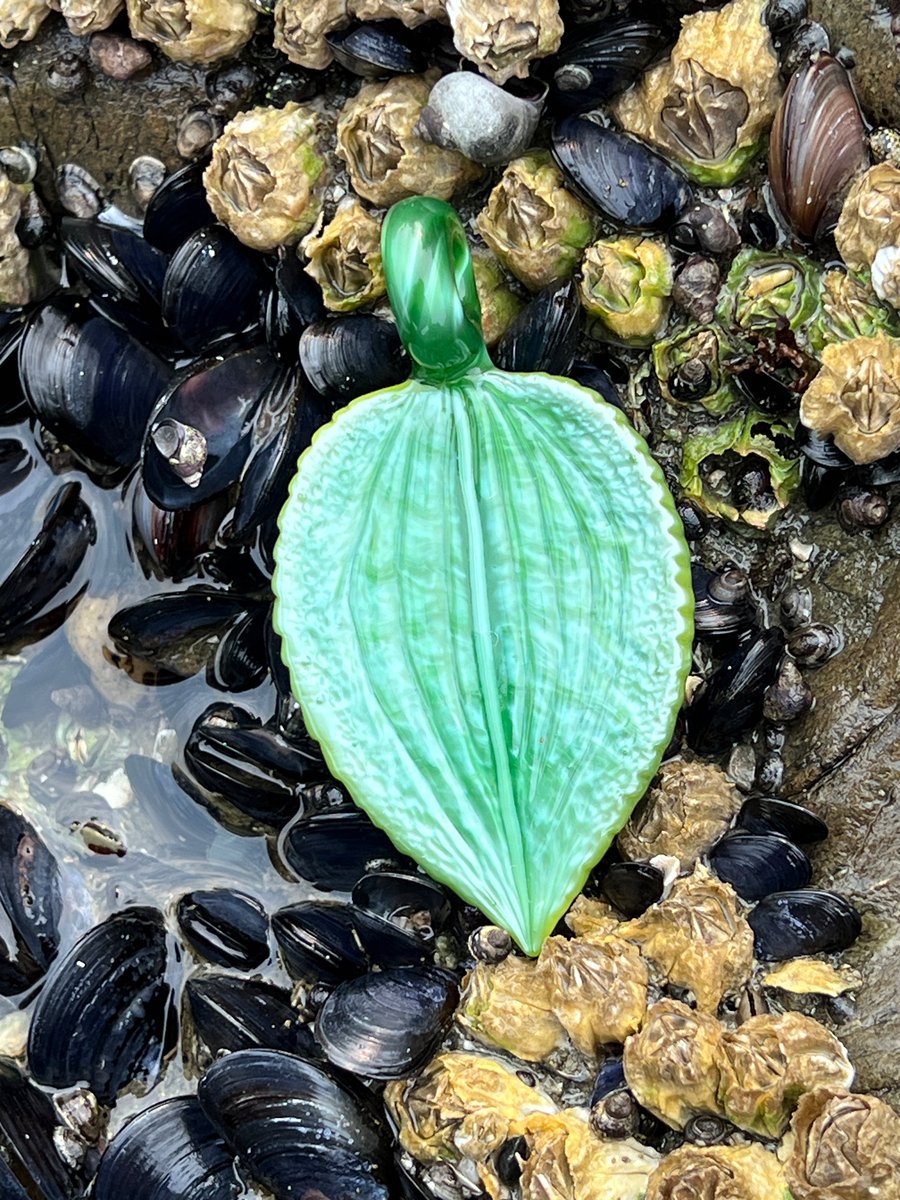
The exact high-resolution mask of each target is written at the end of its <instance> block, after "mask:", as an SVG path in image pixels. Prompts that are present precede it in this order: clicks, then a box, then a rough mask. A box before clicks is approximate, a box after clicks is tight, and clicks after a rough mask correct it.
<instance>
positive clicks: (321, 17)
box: [275, 0, 350, 71]
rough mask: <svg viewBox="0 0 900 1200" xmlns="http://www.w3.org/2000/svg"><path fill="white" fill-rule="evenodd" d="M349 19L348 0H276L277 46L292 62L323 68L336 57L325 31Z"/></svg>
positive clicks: (315, 68)
mask: <svg viewBox="0 0 900 1200" xmlns="http://www.w3.org/2000/svg"><path fill="white" fill-rule="evenodd" d="M349 20H350V14H349V12H348V9H347V0H276V4H275V48H276V50H280V51H281V52H282V53H283V54H286V55H287V56H288V58H289V59H290V60H291V62H292V63H297V65H298V66H301V67H310V68H312V69H313V70H314V71H321V70H322V69H323V68H324V67H327V66H328V64H329V63H330V62H331V60H332V59H333V57H334V55H333V54H332V52H331V47H330V46H329V45H328V43H327V42H326V41H325V34H326V33H331V32H332V31H333V30H335V29H340V28H341V27H342V26H344V25H346V24H347V22H348V21H349Z"/></svg>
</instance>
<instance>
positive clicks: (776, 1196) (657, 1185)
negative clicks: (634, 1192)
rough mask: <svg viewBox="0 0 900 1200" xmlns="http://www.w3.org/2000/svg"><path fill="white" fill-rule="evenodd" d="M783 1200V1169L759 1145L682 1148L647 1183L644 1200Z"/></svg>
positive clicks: (776, 1160) (773, 1156) (784, 1186)
mask: <svg viewBox="0 0 900 1200" xmlns="http://www.w3.org/2000/svg"><path fill="white" fill-rule="evenodd" d="M700 1197H702V1198H703V1200H783V1198H784V1200H786V1184H785V1179H784V1169H783V1167H782V1166H781V1163H780V1162H779V1161H778V1159H777V1158H776V1157H775V1155H774V1154H770V1153H769V1151H768V1150H764V1149H763V1148H762V1146H753V1145H750V1146H681V1147H680V1148H679V1149H678V1150H673V1151H672V1153H671V1154H667V1155H666V1157H665V1158H664V1159H663V1161H662V1162H661V1163H660V1164H659V1166H658V1167H657V1168H656V1170H655V1171H654V1172H653V1174H652V1175H651V1176H650V1178H649V1180H648V1181H647V1193H646V1197H645V1200H699V1198H700Z"/></svg>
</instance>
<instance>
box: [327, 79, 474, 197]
mask: <svg viewBox="0 0 900 1200" xmlns="http://www.w3.org/2000/svg"><path fill="white" fill-rule="evenodd" d="M437 77H438V73H437V72H436V71H428V72H427V73H426V74H424V75H397V76H395V77H394V78H393V79H387V80H384V81H382V80H373V82H371V83H364V84H363V86H362V87H361V88H360V89H359V92H358V93H357V94H356V95H355V96H354V97H353V98H352V99H351V100H348V101H347V103H346V104H345V105H344V107H343V109H342V110H341V115H340V118H339V119H338V125H337V139H338V146H337V153H338V155H339V156H340V157H341V158H342V159H343V160H344V162H346V164H347V170H348V171H349V173H350V181H351V183H352V184H353V188H354V191H356V192H358V193H359V195H360V196H363V197H364V198H365V199H366V200H370V201H371V202H372V203H373V204H378V205H381V206H383V207H385V208H386V207H388V206H389V205H391V204H393V203H395V201H397V200H403V199H405V198H406V197H407V196H415V195H424V196H437V197H438V198H439V199H440V200H449V199H450V197H451V196H452V195H453V193H454V192H456V191H458V190H459V189H460V188H461V187H463V186H464V185H465V184H468V183H471V182H472V181H474V180H475V179H478V178H479V176H480V175H481V173H482V169H481V167H479V166H478V165H477V164H476V163H473V162H470V160H469V159H467V158H465V157H464V156H463V155H462V154H460V153H459V151H458V150H444V149H443V148H442V147H441V146H435V145H433V144H432V143H430V142H426V141H425V140H424V139H423V138H421V137H420V136H419V134H418V133H417V132H416V125H417V124H418V121H419V117H420V116H421V113H422V109H423V108H424V107H425V105H426V104H427V103H428V94H429V92H430V91H431V88H432V85H433V84H434V81H435V80H436V79H437Z"/></svg>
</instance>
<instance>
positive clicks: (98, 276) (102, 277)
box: [60, 217, 168, 308]
mask: <svg viewBox="0 0 900 1200" xmlns="http://www.w3.org/2000/svg"><path fill="white" fill-rule="evenodd" d="M60 240H61V241H62V246H63V249H64V251H65V252H66V255H67V257H68V258H69V259H70V260H71V262H72V263H73V264H74V265H75V268H76V270H77V272H78V274H79V275H80V276H81V277H82V279H83V280H84V281H85V283H86V284H87V285H88V287H90V288H91V289H92V291H95V292H99V293H101V294H107V295H110V296H113V297H114V298H115V299H117V300H121V301H124V302H125V303H127V304H132V305H141V304H143V305H149V306H151V307H152V308H156V307H158V305H159V302H160V298H161V296H162V288H163V278H164V276H165V273H166V267H167V266H168V258H167V257H166V255H165V254H163V253H161V252H160V251H159V250H157V249H156V248H155V247H154V246H151V245H150V243H149V242H146V241H145V240H144V238H143V237H142V235H141V234H140V233H138V232H136V231H135V230H133V229H128V228H125V227H123V226H120V225H106V224H104V223H103V222H101V221H97V220H95V219H89V220H83V219H80V218H78V217H63V219H62V222H61V225H60Z"/></svg>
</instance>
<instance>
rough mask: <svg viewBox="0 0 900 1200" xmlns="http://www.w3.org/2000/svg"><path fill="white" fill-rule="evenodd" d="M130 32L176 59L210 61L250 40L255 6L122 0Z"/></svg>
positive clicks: (204, 0) (233, 1)
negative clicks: (126, 10) (124, 2)
mask: <svg viewBox="0 0 900 1200" xmlns="http://www.w3.org/2000/svg"><path fill="white" fill-rule="evenodd" d="M126 2H127V6H128V23H129V25H130V26H131V32H132V35H133V36H134V37H136V38H143V39H144V40H145V41H148V42H153V44H154V45H155V46H159V48H160V50H162V52H163V53H164V54H166V55H168V57H169V58H173V59H175V61H176V62H194V63H211V62H215V61H216V60H217V59H219V58H227V57H228V55H230V54H234V53H235V52H236V51H238V50H240V48H241V47H242V46H244V45H246V43H247V42H248V41H249V40H250V38H251V36H252V35H253V30H254V29H255V28H256V9H254V7H253V6H252V4H250V3H249V0H126Z"/></svg>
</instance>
